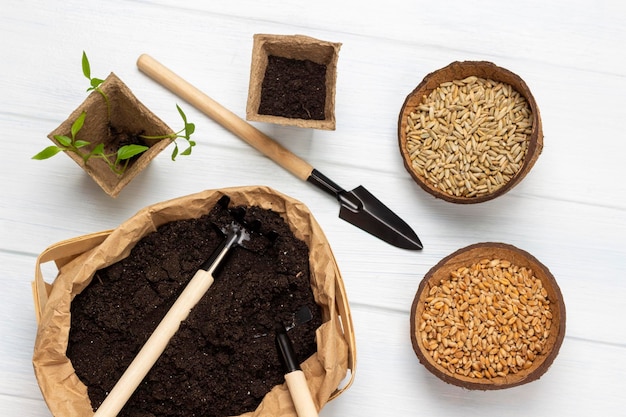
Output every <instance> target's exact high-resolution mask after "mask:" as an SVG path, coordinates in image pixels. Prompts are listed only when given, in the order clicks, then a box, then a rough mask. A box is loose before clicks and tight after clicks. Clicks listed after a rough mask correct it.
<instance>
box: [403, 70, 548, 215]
mask: <svg viewBox="0 0 626 417" xmlns="http://www.w3.org/2000/svg"><path fill="white" fill-rule="evenodd" d="M398 139H399V146H400V153H401V154H402V158H403V162H404V166H405V168H406V169H407V171H408V172H409V173H410V174H411V176H412V177H413V179H414V180H415V181H416V182H417V184H418V185H419V186H420V187H422V188H423V189H424V190H426V191H427V192H428V193H430V194H432V195H433V196H435V197H437V198H441V199H443V200H446V201H449V202H452V203H464V204H467V203H480V202H484V201H487V200H491V199H493V198H496V197H498V196H500V195H502V194H504V193H506V192H507V191H509V190H510V189H511V188H513V187H514V186H515V185H517V184H518V183H519V182H520V181H521V180H522V179H523V178H524V177H525V176H526V175H527V174H528V172H529V171H530V170H531V168H532V167H533V165H534V164H535V161H536V160H537V158H538V157H539V155H540V154H541V151H542V148H543V133H542V127H541V117H540V114H539V109H538V107H537V103H536V102H535V99H534V98H533V96H532V94H531V92H530V89H529V88H528V86H527V85H526V83H525V82H524V80H522V79H521V78H520V77H519V76H517V75H516V74H514V73H512V72H511V71H509V70H507V69H504V68H501V67H498V66H496V65H495V64H493V63H491V62H486V61H464V62H453V63H451V64H450V65H448V66H446V67H444V68H442V69H439V70H437V71H435V72H433V73H431V74H428V75H427V76H426V77H424V79H423V80H422V82H421V83H420V84H419V85H418V86H417V87H416V88H415V90H413V91H412V92H411V93H410V94H409V95H408V96H407V97H406V99H405V101H404V104H403V105H402V109H401V111H400V116H399V120H398Z"/></svg>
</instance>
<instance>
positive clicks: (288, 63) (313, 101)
mask: <svg viewBox="0 0 626 417" xmlns="http://www.w3.org/2000/svg"><path fill="white" fill-rule="evenodd" d="M325 103H326V65H323V64H316V63H315V62H313V61H311V60H308V59H307V60H299V59H291V58H283V57H278V56H274V55H269V56H268V57H267V68H266V70H265V76H264V78H263V83H262V85H261V101H260V104H259V110H258V113H259V114H265V115H271V116H282V117H287V118H291V119H306V120H324V119H325V111H324V105H325Z"/></svg>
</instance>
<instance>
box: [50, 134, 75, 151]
mask: <svg viewBox="0 0 626 417" xmlns="http://www.w3.org/2000/svg"><path fill="white" fill-rule="evenodd" d="M54 138H55V139H56V140H57V141H58V142H59V143H60V144H61V145H63V146H65V147H66V148H67V147H68V146H72V138H70V137H67V136H65V135H55V136H54Z"/></svg>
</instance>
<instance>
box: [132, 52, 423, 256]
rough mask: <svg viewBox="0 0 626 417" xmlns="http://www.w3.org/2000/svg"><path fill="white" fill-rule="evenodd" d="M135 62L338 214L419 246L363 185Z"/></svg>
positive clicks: (157, 67)
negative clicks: (333, 204)
mask: <svg viewBox="0 0 626 417" xmlns="http://www.w3.org/2000/svg"><path fill="white" fill-rule="evenodd" d="M137 66H138V67H139V69H140V70H141V71H143V72H144V73H146V74H147V75H148V76H149V77H151V78H152V79H154V80H155V81H157V82H159V83H160V84H162V85H163V86H165V87H167V88H168V89H169V90H170V91H172V92H173V93H175V94H177V95H179V96H180V97H182V98H184V99H185V100H187V101H188V102H189V103H191V104H192V105H193V106H195V107H196V108H197V109H199V110H200V111H202V112H203V113H204V114H206V115H207V116H209V117H210V118H212V119H213V120H215V121H216V122H218V123H219V124H221V125H222V126H223V127H225V128H226V129H228V130H230V131H231V132H232V133H234V134H235V135H237V136H238V137H239V138H241V139H242V140H243V141H245V142H246V143H248V144H249V145H251V146H252V147H254V148H255V149H256V150H258V151H260V152H261V153H263V154H264V155H265V156H267V157H269V158H270V159H271V160H273V161H274V162H276V163H277V164H278V165H280V166H281V167H283V168H285V169H286V170H287V171H289V172H291V173H292V174H294V175H295V176H296V177H298V178H300V179H301V180H304V181H306V182H308V183H311V184H313V185H315V186H316V187H318V188H320V189H321V190H323V191H324V192H326V193H327V194H330V195H332V196H333V197H335V198H336V199H337V200H338V201H339V205H340V208H339V217H340V218H341V219H343V220H345V221H347V222H349V223H351V224H353V225H355V226H356V227H358V228H360V229H362V230H365V231H366V232H368V233H370V234H372V235H374V236H376V237H378V238H380V239H382V240H384V241H385V242H387V243H390V244H392V245H394V246H397V247H400V248H404V249H411V250H420V249H422V248H423V245H422V242H421V241H420V239H419V238H418V237H417V234H415V232H414V231H413V229H411V227H410V226H409V225H408V224H407V223H406V222H405V221H404V220H402V219H401V218H400V217H398V216H397V215H396V214H395V213H394V212H393V211H391V210H390V209H389V208H388V207H387V206H385V205H384V204H383V203H382V202H381V201H380V200H378V199H377V198H376V197H375V196H374V195H372V194H371V193H370V192H369V191H367V190H366V189H365V188H364V187H363V186H358V187H357V188H355V189H353V190H352V191H346V190H344V189H343V188H341V187H340V186H339V185H337V184H335V183H334V182H333V181H331V180H330V179H329V178H328V177H326V176H325V175H323V174H322V173H321V172H320V171H318V170H317V169H315V168H313V166H312V165H310V164H309V163H308V162H306V161H305V160H303V159H301V158H300V157H298V156H297V155H295V154H293V153H291V152H290V151H289V150H287V149H286V148H284V147H283V146H281V145H280V144H279V143H278V142H276V141H274V140H273V139H272V138H270V137H269V136H267V135H265V134H264V133H263V132H261V131H260V130H258V129H256V128H255V127H254V126H252V125H251V124H249V123H247V122H246V121H245V120H243V119H241V118H240V117H239V116H237V115H236V114H234V113H232V112H231V111H229V110H227V109H226V108H225V107H223V106H222V105H221V104H219V103H218V102H216V101H215V100H213V99H212V98H211V97H209V96H207V95H206V94H204V93H203V92H202V91H200V90H199V89H197V88H196V87H194V86H193V85H191V84H190V83H188V82H187V81H185V80H184V79H182V78H181V77H179V76H178V75H176V74H175V73H174V72H172V71H171V70H169V69H168V68H166V67H165V66H163V65H162V64H161V63H160V62H158V61H157V60H155V59H154V58H152V57H151V56H149V55H146V54H143V55H141V56H140V57H139V59H138V60H137Z"/></svg>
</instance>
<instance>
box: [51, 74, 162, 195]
mask: <svg viewBox="0 0 626 417" xmlns="http://www.w3.org/2000/svg"><path fill="white" fill-rule="evenodd" d="M100 89H101V90H102V91H103V93H104V94H105V95H106V96H107V97H108V100H109V103H110V107H109V108H107V103H106V101H105V99H104V97H103V96H102V95H101V94H100V93H98V92H97V91H93V92H92V93H91V94H89V95H88V96H87V98H86V99H85V101H84V102H83V103H82V104H81V105H80V106H79V107H78V108H77V109H76V110H74V112H72V114H71V115H70V116H69V117H68V118H67V119H66V120H65V121H64V122H63V123H61V125H60V126H59V127H57V128H56V129H55V130H54V131H52V132H51V133H50V134H49V135H48V138H49V139H50V140H52V142H54V143H55V144H56V145H59V142H58V141H57V140H56V139H55V138H54V137H55V136H56V135H66V136H71V128H72V124H73V123H74V121H76V119H77V118H78V117H79V116H80V115H81V114H82V113H83V112H85V122H84V124H83V127H82V128H81V129H80V131H79V132H78V134H77V135H76V137H77V139H80V140H84V141H87V142H90V145H88V146H87V147H86V148H85V149H87V150H89V151H91V150H92V149H93V148H95V147H96V146H97V145H99V144H100V143H104V147H105V152H106V153H107V154H114V153H116V152H117V148H118V147H120V146H123V145H128V144H130V143H134V144H141V145H145V146H148V147H149V149H148V150H146V151H145V152H143V153H141V154H139V155H138V156H137V157H135V158H133V159H131V160H129V164H128V166H127V168H126V170H125V171H124V172H123V173H122V174H116V173H115V172H113V171H112V170H111V169H110V168H109V166H108V165H107V164H106V162H104V161H103V160H102V159H100V158H93V157H92V158H90V159H89V160H88V161H87V162H85V161H84V160H83V158H82V157H81V156H79V155H77V154H75V153H73V152H66V154H67V155H68V156H69V157H70V158H72V159H73V160H74V161H75V162H76V163H77V164H78V165H79V166H80V167H81V168H83V170H85V172H87V174H89V176H90V177H91V178H92V179H93V180H94V181H95V182H96V183H97V184H98V185H99V186H100V187H101V188H102V189H103V190H104V192H106V193H107V194H109V195H110V196H111V197H117V195H118V194H119V193H120V191H121V190H122V189H123V188H124V187H125V186H126V185H127V184H128V183H129V182H130V181H131V180H132V179H133V178H135V177H136V176H137V175H138V174H139V173H140V172H141V171H142V170H143V169H144V168H146V167H147V166H148V164H149V163H150V161H152V159H154V158H155V157H156V156H157V155H158V154H159V152H161V151H162V150H163V149H165V148H166V147H167V146H168V145H169V144H170V143H171V141H172V140H171V139H170V138H166V139H152V140H148V139H142V138H138V136H139V135H145V136H164V135H170V134H172V133H174V131H173V130H172V129H170V128H169V127H168V126H167V125H166V124H165V123H164V122H163V121H162V120H161V119H159V118H158V117H157V116H156V115H154V114H153V113H152V112H151V111H150V110H149V109H148V108H147V107H146V106H145V105H143V104H142V103H141V102H140V101H139V100H138V99H137V98H136V97H135V95H134V94H133V93H132V92H131V91H130V89H129V88H128V87H127V86H126V84H124V83H123V82H122V80H120V79H119V78H118V77H117V76H116V75H115V74H114V73H111V74H110V75H109V76H108V77H107V78H106V79H105V80H104V82H103V83H102V84H101V86H100ZM137 141H139V142H137Z"/></svg>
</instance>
